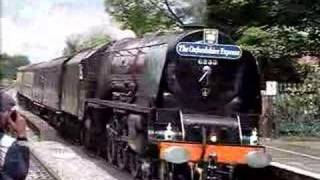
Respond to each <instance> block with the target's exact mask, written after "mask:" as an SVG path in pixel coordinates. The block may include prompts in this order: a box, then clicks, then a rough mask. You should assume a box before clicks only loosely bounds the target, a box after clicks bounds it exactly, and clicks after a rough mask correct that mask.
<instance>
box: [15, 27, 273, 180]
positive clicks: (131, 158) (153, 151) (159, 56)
mask: <svg viewBox="0 0 320 180" xmlns="http://www.w3.org/2000/svg"><path fill="white" fill-rule="evenodd" d="M17 82H18V84H19V87H18V93H17V96H18V100H19V102H20V104H21V105H22V106H24V107H25V108H27V109H30V110H31V111H33V112H34V113H36V114H39V115H41V116H44V117H46V119H47V121H48V122H49V123H50V124H52V125H53V126H55V127H56V128H57V129H59V131H60V132H61V134H62V135H63V136H65V137H68V138H71V139H75V140H79V141H80V142H81V143H82V144H83V145H84V146H85V147H86V148H88V149H92V150H94V151H96V152H97V153H100V154H102V155H103V156H104V157H105V158H106V160H107V161H108V162H109V163H112V164H115V165H117V166H118V167H119V168H121V169H127V170H128V171H129V172H130V173H131V174H132V175H133V176H134V177H139V178H141V179H234V177H235V176H236V174H237V172H239V170H238V168H239V167H241V166H250V167H254V168H263V167H265V166H267V165H268V163H269V162H270V157H269V155H268V154H267V153H266V152H265V148H264V147H263V146H260V145H259V142H258V135H257V129H258V119H259V114H260V111H261V96H260V76H259V70H258V66H257V62H256V60H255V58H254V57H253V56H252V54H251V53H250V52H248V51H245V50H241V48H240V47H238V46H236V45H235V43H234V42H233V41H232V40H231V39H230V38H229V37H228V36H227V35H226V34H224V33H222V32H219V31H218V30H215V29H197V30H185V31H183V32H177V33H173V34H168V35H156V36H149V37H144V38H127V39H123V40H120V41H114V42H111V43H108V44H105V45H101V46H98V47H94V48H89V49H85V50H82V51H80V52H78V53H76V54H73V55H70V56H64V57H60V58H57V59H53V60H51V61H48V62H42V63H38V64H32V65H28V66H25V67H21V68H20V69H19V72H18V74H17Z"/></svg>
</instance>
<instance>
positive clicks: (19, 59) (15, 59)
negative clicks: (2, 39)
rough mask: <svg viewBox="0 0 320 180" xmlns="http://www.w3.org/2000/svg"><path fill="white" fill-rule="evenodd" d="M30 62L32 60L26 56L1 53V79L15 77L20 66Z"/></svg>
mask: <svg viewBox="0 0 320 180" xmlns="http://www.w3.org/2000/svg"><path fill="white" fill-rule="evenodd" d="M28 64H30V61H29V59H28V57H26V56H22V55H14V56H9V55H7V54H0V79H2V78H6V79H15V77H16V72H17V69H18V67H20V66H24V65H28Z"/></svg>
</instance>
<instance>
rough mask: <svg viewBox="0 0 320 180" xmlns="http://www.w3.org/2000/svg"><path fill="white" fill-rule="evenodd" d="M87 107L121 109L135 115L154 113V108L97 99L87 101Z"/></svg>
mask: <svg viewBox="0 0 320 180" xmlns="http://www.w3.org/2000/svg"><path fill="white" fill-rule="evenodd" d="M86 103H87V105H88V106H89V107H90V106H98V107H101V108H115V109H121V110H127V111H131V112H135V113H143V114H148V113H151V112H152V111H153V109H152V108H147V107H143V106H139V105H136V104H128V103H123V102H115V101H109V100H101V99H96V98H90V99H87V100H86Z"/></svg>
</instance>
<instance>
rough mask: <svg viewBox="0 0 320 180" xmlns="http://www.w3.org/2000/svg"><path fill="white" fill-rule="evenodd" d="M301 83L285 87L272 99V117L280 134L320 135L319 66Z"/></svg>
mask: <svg viewBox="0 0 320 180" xmlns="http://www.w3.org/2000/svg"><path fill="white" fill-rule="evenodd" d="M312 69H313V71H311V72H309V73H308V74H307V76H306V78H305V79H304V82H303V83H302V84H296V85H294V86H289V87H287V88H285V93H283V94H280V95H279V96H277V97H276V99H275V101H274V108H273V110H274V112H273V119H274V122H276V123H277V126H278V131H279V133H280V134H285V135H307V136H318V137H320V106H319V104H320V66H319V65H316V66H314V67H313V68H312Z"/></svg>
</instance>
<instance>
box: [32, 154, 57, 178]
mask: <svg viewBox="0 0 320 180" xmlns="http://www.w3.org/2000/svg"><path fill="white" fill-rule="evenodd" d="M30 155H31V156H30V167H29V173H28V176H27V178H26V180H35V179H36V180H59V178H58V177H57V176H56V175H55V174H54V173H53V172H52V171H50V170H49V169H48V168H47V167H46V166H45V165H44V164H43V163H42V162H41V161H40V160H39V159H38V158H37V157H36V156H35V155H34V154H33V153H31V154H30Z"/></svg>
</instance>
